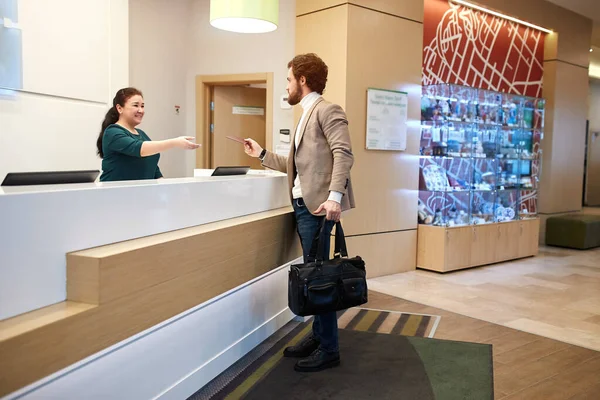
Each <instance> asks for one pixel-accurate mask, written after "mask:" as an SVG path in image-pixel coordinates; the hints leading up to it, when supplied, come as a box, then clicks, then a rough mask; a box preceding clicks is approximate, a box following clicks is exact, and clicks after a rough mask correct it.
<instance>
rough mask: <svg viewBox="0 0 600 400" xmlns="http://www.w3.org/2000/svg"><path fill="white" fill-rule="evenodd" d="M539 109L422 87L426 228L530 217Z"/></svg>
mask: <svg viewBox="0 0 600 400" xmlns="http://www.w3.org/2000/svg"><path fill="white" fill-rule="evenodd" d="M544 108H545V101H544V100H543V99H539V98H531V97H524V96H519V95H512V94H507V93H498V92H492V91H489V90H482V89H477V88H471V87H466V86H460V85H451V84H439V85H428V86H423V89H422V100H421V143H420V146H419V147H420V149H421V157H420V180H419V182H420V184H419V185H420V186H419V199H420V204H423V205H424V207H425V210H424V213H425V214H426V215H433V216H434V217H433V221H432V222H433V224H434V225H440V226H460V225H463V224H464V225H469V224H472V225H475V224H477V225H481V224H487V223H497V222H507V221H513V220H518V219H524V218H535V217H536V216H537V189H538V183H539V176H540V173H541V140H542V137H543V129H544ZM420 212H421V210H420ZM463 214H464V216H465V217H461V218H459V216H461V215H463ZM425 219H426V218H420V221H422V222H420V223H424V222H425Z"/></svg>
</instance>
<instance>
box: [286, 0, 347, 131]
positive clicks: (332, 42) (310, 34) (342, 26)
mask: <svg viewBox="0 0 600 400" xmlns="http://www.w3.org/2000/svg"><path fill="white" fill-rule="evenodd" d="M347 32H348V6H347V5H344V6H340V7H335V8H331V9H327V10H324V11H320V12H317V13H314V14H309V15H304V16H301V17H298V18H296V54H303V53H316V54H317V55H318V56H319V57H321V58H322V59H323V61H325V64H327V67H328V68H329V74H328V76H327V86H326V87H325V92H324V93H323V97H324V98H325V99H326V100H328V101H330V102H332V103H336V104H339V105H340V106H342V107H343V108H345V105H346V70H347V66H346V57H347ZM294 111H295V114H294V115H295V116H296V123H297V121H299V120H300V116H301V115H302V107H300V106H296V107H294Z"/></svg>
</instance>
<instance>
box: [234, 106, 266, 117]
mask: <svg viewBox="0 0 600 400" xmlns="http://www.w3.org/2000/svg"><path fill="white" fill-rule="evenodd" d="M231 113H232V114H238V115H265V109H264V107H250V106H233V108H232V110H231Z"/></svg>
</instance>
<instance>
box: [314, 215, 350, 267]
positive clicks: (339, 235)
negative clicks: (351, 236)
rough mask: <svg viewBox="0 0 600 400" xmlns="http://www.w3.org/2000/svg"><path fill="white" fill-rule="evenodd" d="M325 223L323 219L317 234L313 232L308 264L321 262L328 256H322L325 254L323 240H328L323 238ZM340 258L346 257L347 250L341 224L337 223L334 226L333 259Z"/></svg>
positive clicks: (325, 220)
mask: <svg viewBox="0 0 600 400" xmlns="http://www.w3.org/2000/svg"><path fill="white" fill-rule="evenodd" d="M327 222H328V221H327V219H325V218H323V221H322V222H321V226H320V227H319V229H318V230H317V232H315V237H314V238H313V241H312V244H311V246H310V252H309V255H308V261H309V262H312V261H321V262H322V261H323V260H324V259H325V258H326V257H327V256H328V254H323V253H324V252H325V240H330V239H329V237H323V236H324V233H325V224H326V223H327ZM327 236H328V235H327ZM340 256H341V257H348V249H347V247H346V238H345V236H344V230H343V229H342V223H341V222H339V221H338V222H336V224H335V247H334V257H336V258H338V257H340Z"/></svg>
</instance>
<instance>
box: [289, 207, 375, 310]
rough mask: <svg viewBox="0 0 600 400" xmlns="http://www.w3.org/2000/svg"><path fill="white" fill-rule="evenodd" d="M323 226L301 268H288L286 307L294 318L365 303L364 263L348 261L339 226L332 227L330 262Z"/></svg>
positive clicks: (353, 260)
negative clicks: (294, 315) (332, 238)
mask: <svg viewBox="0 0 600 400" xmlns="http://www.w3.org/2000/svg"><path fill="white" fill-rule="evenodd" d="M324 225H325V219H324V218H323V224H322V225H321V228H320V229H319V231H318V232H317V234H316V235H315V238H314V240H313V243H312V245H311V250H310V255H309V257H308V259H307V260H306V261H307V262H306V263H305V264H292V266H291V267H290V272H289V282H288V306H289V307H290V309H291V310H292V312H293V313H294V314H296V315H300V316H307V315H318V314H323V313H326V312H331V311H339V310H344V309H346V308H350V307H355V306H358V305H361V304H364V303H366V302H367V300H368V297H367V279H366V270H365V262H364V260H363V259H362V258H361V257H359V256H357V257H353V258H348V250H347V249H346V238H345V237H344V231H343V230H342V224H341V223H339V222H338V223H336V228H335V251H334V258H333V259H331V260H329V255H328V254H323V253H324V245H323V244H324V241H325V240H330V237H329V235H325V237H323V236H324V235H323V227H324Z"/></svg>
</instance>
